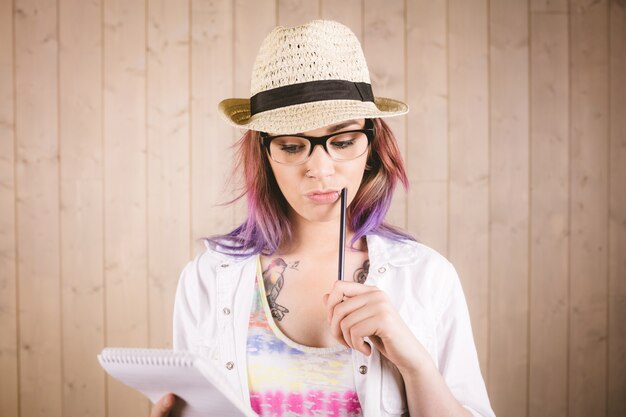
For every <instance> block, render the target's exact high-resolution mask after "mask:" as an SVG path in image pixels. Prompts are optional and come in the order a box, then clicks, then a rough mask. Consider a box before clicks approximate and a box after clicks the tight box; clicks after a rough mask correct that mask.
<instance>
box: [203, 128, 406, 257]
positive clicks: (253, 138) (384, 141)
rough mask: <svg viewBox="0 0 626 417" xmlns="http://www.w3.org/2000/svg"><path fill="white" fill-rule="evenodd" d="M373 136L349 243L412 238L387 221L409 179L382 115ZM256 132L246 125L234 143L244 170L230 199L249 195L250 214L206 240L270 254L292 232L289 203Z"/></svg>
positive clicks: (350, 216) (351, 214)
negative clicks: (400, 188)
mask: <svg viewBox="0 0 626 417" xmlns="http://www.w3.org/2000/svg"><path fill="white" fill-rule="evenodd" d="M373 121H374V129H375V135H374V140H373V141H372V143H371V145H370V146H371V148H370V152H369V154H368V158H367V164H366V168H365V173H364V175H363V180H362V182H361V186H360V187H359V190H358V191H357V193H356V195H355V197H354V199H353V200H352V203H351V204H350V206H349V207H348V211H347V220H348V224H349V227H350V229H351V230H352V231H354V236H353V238H352V241H351V245H352V246H353V247H354V244H355V242H357V241H358V240H359V239H361V238H362V237H363V236H365V235H367V234H374V235H379V236H384V237H387V238H390V239H393V240H407V239H408V240H415V239H414V238H413V237H412V236H411V235H409V234H407V233H405V232H403V231H402V230H400V229H398V228H396V227H394V226H391V225H389V224H387V223H385V221H384V219H385V215H386V214H387V211H388V210H389V206H390V205H391V198H392V196H393V192H394V190H395V188H396V185H397V184H398V183H401V184H402V185H403V186H404V188H405V189H407V188H408V185H409V180H408V178H407V176H406V172H405V170H404V164H403V162H402V157H401V155H400V150H399V149H398V145H397V141H396V138H395V136H394V134H393V132H392V131H391V129H390V128H389V125H388V124H387V123H385V121H384V120H382V119H373ZM259 141H260V138H259V133H258V132H256V131H252V130H249V131H248V132H246V133H245V134H244V135H243V137H242V138H241V139H240V140H239V141H238V142H237V144H236V146H237V148H238V151H237V165H236V168H235V169H236V170H237V171H243V179H244V189H243V192H242V193H241V194H240V195H239V196H238V197H236V198H235V199H234V200H232V201H230V202H229V203H232V202H235V201H237V200H239V199H240V198H242V197H244V196H247V202H248V218H247V219H246V220H245V221H244V222H243V223H242V224H241V225H240V226H238V227H237V228H235V229H234V230H232V231H231V232H230V233H227V234H225V235H219V236H213V237H210V238H207V239H206V240H207V241H209V242H211V243H212V244H213V246H214V247H215V248H216V250H218V251H220V252H225V253H230V254H233V253H234V254H236V255H239V256H249V255H254V254H257V253H261V254H264V255H272V254H274V253H275V252H276V251H277V250H278V248H279V247H280V245H281V242H282V241H283V239H290V238H291V237H292V229H291V223H290V220H289V216H288V208H289V204H288V203H287V200H286V199H285V197H284V196H283V194H282V192H281V191H280V189H279V187H278V184H277V183H276V178H275V177H274V173H273V171H272V168H271V166H270V163H269V160H268V156H267V155H266V153H265V152H264V151H263V150H262V148H261V146H259Z"/></svg>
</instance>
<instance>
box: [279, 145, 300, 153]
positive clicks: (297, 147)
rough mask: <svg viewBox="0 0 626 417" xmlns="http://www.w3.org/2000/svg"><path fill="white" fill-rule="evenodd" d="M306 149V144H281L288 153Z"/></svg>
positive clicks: (282, 148) (281, 147) (281, 148)
mask: <svg viewBox="0 0 626 417" xmlns="http://www.w3.org/2000/svg"><path fill="white" fill-rule="evenodd" d="M303 149H304V145H281V146H280V150H281V151H283V152H286V153H298V152H300V151H302V150H303Z"/></svg>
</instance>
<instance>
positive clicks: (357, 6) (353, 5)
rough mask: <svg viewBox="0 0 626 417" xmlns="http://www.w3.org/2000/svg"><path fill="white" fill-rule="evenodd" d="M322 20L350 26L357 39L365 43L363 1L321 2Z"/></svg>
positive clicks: (324, 0)
mask: <svg viewBox="0 0 626 417" xmlns="http://www.w3.org/2000/svg"><path fill="white" fill-rule="evenodd" d="M320 18H322V19H329V20H336V21H338V22H340V23H342V24H344V25H346V26H348V27H349V28H350V29H351V30H352V31H353V32H354V34H355V35H356V37H357V38H359V40H360V41H361V42H362V41H363V1H362V0H342V1H336V0H321V1H320Z"/></svg>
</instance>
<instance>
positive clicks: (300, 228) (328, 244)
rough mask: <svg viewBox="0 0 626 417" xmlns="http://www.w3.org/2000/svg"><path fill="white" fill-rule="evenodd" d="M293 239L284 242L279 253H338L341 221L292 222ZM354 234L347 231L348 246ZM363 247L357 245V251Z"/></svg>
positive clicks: (302, 220)
mask: <svg viewBox="0 0 626 417" xmlns="http://www.w3.org/2000/svg"><path fill="white" fill-rule="evenodd" d="M292 225H293V229H292V233H293V236H292V239H291V241H290V242H284V243H283V244H282V245H281V248H280V249H279V251H280V252H281V253H284V254H295V253H299V254H300V253H306V254H321V253H328V252H332V253H337V252H338V251H339V225H340V221H339V219H336V220H331V221H327V222H311V221H308V220H306V219H303V218H298V219H297V220H295V221H292ZM353 236H354V232H353V231H351V230H346V246H347V247H349V246H350V240H351V239H352V237H353ZM360 246H361V245H359V244H357V245H356V247H357V249H361V248H360Z"/></svg>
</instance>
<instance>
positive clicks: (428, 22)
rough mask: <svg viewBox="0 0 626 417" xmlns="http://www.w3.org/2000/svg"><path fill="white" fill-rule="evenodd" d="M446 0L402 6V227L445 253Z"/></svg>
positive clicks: (446, 194) (446, 178)
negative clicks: (404, 197) (404, 216)
mask: <svg viewBox="0 0 626 417" xmlns="http://www.w3.org/2000/svg"><path fill="white" fill-rule="evenodd" d="M446 15H447V2H446V1H441V0H438V1H428V0H424V1H416V2H409V3H408V4H407V11H406V33H407V35H406V36H407V46H406V61H407V86H406V88H407V104H408V105H409V108H410V113H409V114H408V116H406V117H407V139H406V155H405V161H406V168H407V173H408V175H409V181H410V183H411V186H410V188H409V192H408V196H407V203H406V204H407V228H408V229H409V231H410V232H411V233H412V234H413V235H414V236H416V237H417V238H418V239H419V240H420V241H422V242H423V243H425V244H427V245H428V246H431V247H432V248H434V249H436V250H437V251H439V252H440V253H442V254H444V255H445V254H447V251H448V179H449V178H448V77H447V75H448V59H447V58H448V57H447V42H448V39H447V21H446Z"/></svg>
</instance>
